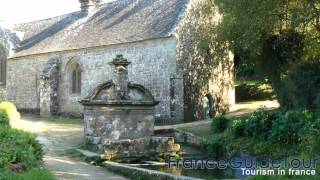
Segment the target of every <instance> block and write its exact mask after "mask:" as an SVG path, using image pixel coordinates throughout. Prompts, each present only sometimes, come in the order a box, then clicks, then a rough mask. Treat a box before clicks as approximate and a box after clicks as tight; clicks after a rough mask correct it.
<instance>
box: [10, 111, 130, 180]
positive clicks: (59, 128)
mask: <svg viewBox="0 0 320 180" xmlns="http://www.w3.org/2000/svg"><path fill="white" fill-rule="evenodd" d="M13 126H14V127H16V128H19V129H23V130H26V131H29V132H32V133H35V134H37V135H38V137H37V139H38V140H39V141H40V142H41V143H42V144H43V145H44V151H45V153H46V154H45V156H44V162H45V165H46V167H47V168H48V170H50V171H51V172H53V173H54V174H55V175H56V177H57V178H58V179H59V180H109V179H110V180H125V179H126V178H124V177H122V176H120V175H117V174H114V173H111V172H109V171H107V170H106V169H105V168H102V167H97V166H94V165H91V164H88V163H85V162H82V161H80V160H78V159H75V158H70V157H67V156H65V155H64V154H65V151H66V150H68V149H72V148H76V147H78V146H79V144H81V143H83V139H84V138H83V127H82V124H81V120H72V121H71V122H69V120H66V119H58V120H56V121H50V120H48V119H43V118H42V119H41V118H34V117H29V116H26V117H22V120H20V121H18V122H14V123H13Z"/></svg>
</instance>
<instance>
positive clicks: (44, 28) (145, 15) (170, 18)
mask: <svg viewBox="0 0 320 180" xmlns="http://www.w3.org/2000/svg"><path fill="white" fill-rule="evenodd" d="M188 3H189V0H118V1H114V2H110V3H106V4H103V5H100V7H99V8H98V10H97V11H96V13H95V14H93V15H92V16H89V17H86V16H84V15H83V13H81V12H80V11H79V12H74V13H71V14H67V15H63V16H58V17H54V18H50V19H45V20H40V21H35V22H29V23H23V24H18V25H15V26H14V28H13V29H14V30H15V31H19V32H24V38H23V40H22V42H21V43H20V44H19V48H18V49H17V50H16V53H15V55H14V57H19V56H26V55H32V54H40V53H48V52H56V51H65V50H73V49H81V48H89V47H97V46H105V45H112V44H120V43H128V42H135V41H141V40H147V39H153V38H161V37H168V36H171V35H172V33H174V31H175V29H176V26H177V24H178V22H179V20H180V16H181V15H182V14H183V13H184V12H185V10H186V6H187V4H188Z"/></svg>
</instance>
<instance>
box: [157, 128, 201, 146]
mask: <svg viewBox="0 0 320 180" xmlns="http://www.w3.org/2000/svg"><path fill="white" fill-rule="evenodd" d="M155 135H156V136H157V135H161V136H169V137H173V138H174V139H175V142H176V143H179V144H180V143H182V144H188V145H190V146H195V147H201V146H203V145H204V144H205V143H206V139H205V138H201V137H198V136H196V135H194V134H192V133H189V132H185V131H182V130H179V129H159V130H156V131H155Z"/></svg>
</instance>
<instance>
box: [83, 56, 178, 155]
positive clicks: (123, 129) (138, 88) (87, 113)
mask: <svg viewBox="0 0 320 180" xmlns="http://www.w3.org/2000/svg"><path fill="white" fill-rule="evenodd" d="M130 64H131V63H130V62H128V60H127V59H125V58H124V57H123V56H122V55H117V57H116V58H115V59H114V60H113V61H112V63H111V64H110V65H112V66H114V69H115V74H116V77H115V79H114V80H110V81H107V82H105V83H103V84H101V85H99V86H97V87H96V88H95V89H94V91H93V92H92V93H91V94H90V95H89V96H88V97H86V98H85V99H83V100H81V101H80V103H81V104H82V105H83V106H84V132H85V136H86V141H87V143H88V144H89V145H93V146H94V147H96V148H97V150H99V151H100V152H102V153H103V158H104V159H108V160H127V161H129V160H133V159H135V160H137V159H140V160H141V158H148V159H150V157H152V155H156V156H166V155H176V153H177V152H178V151H179V150H180V146H179V145H178V144H174V139H173V138H166V137H162V138H161V137H152V136H153V134H154V123H155V120H154V110H155V108H154V107H155V106H156V105H157V104H158V103H159V102H157V101H155V99H154V97H153V96H152V94H151V93H150V92H149V91H148V90H147V89H146V88H145V87H143V86H142V85H139V84H132V83H131V82H130V81H129V77H128V66H129V65H130Z"/></svg>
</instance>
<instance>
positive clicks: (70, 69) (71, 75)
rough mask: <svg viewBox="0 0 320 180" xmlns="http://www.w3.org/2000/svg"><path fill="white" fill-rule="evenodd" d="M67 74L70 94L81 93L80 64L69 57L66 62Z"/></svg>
mask: <svg viewBox="0 0 320 180" xmlns="http://www.w3.org/2000/svg"><path fill="white" fill-rule="evenodd" d="M66 71H67V74H68V78H67V79H68V81H67V83H68V84H69V92H70V94H71V95H79V94H81V89H82V68H81V66H80V64H79V63H78V62H77V61H76V60H75V59H74V58H71V59H70V60H69V62H68V63H67V70H66Z"/></svg>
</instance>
